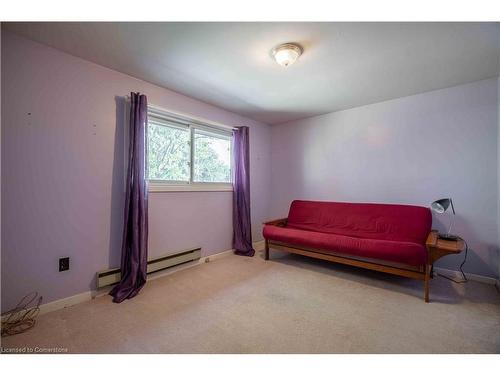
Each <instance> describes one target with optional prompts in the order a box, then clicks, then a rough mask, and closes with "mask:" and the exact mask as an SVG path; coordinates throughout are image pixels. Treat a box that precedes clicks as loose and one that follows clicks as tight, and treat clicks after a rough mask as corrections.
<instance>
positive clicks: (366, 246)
mask: <svg viewBox="0 0 500 375" xmlns="http://www.w3.org/2000/svg"><path fill="white" fill-rule="evenodd" d="M263 234H264V238H266V239H268V240H275V241H280V242H284V243H287V244H295V245H299V246H304V247H308V248H312V249H319V250H323V251H327V252H335V253H340V254H350V255H354V256H357V257H363V258H371V259H380V260H385V261H390V262H396V263H404V264H408V265H412V266H420V265H424V264H425V263H426V261H427V250H426V248H425V246H423V245H422V244H418V243H414V242H403V241H388V240H378V239H369V238H359V237H349V236H344V235H338V234H331V233H321V232H313V231H305V230H300V229H294V228H288V227H278V226H274V225H266V226H265V227H264V232H263Z"/></svg>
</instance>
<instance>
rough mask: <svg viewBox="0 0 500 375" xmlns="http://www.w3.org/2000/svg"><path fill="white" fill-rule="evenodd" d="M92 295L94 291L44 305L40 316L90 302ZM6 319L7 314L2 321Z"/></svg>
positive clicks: (41, 306) (41, 307)
mask: <svg viewBox="0 0 500 375" xmlns="http://www.w3.org/2000/svg"><path fill="white" fill-rule="evenodd" d="M92 293H93V291H91V290H89V291H87V292H83V293H79V294H75V295H74V296H70V297H66V298H61V299H58V300H55V301H51V302H47V303H44V304H42V305H40V312H39V315H43V314H47V313H49V312H52V311H56V310H61V309H64V308H66V307H70V306H74V305H77V304H79V303H82V302H86V301H90V300H91V299H92V298H93V296H92ZM6 318H7V314H4V315H2V317H1V320H2V321H4V319H6Z"/></svg>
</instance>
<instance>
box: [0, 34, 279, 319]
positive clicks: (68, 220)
mask: <svg viewBox="0 0 500 375" xmlns="http://www.w3.org/2000/svg"><path fill="white" fill-rule="evenodd" d="M130 91H140V92H143V93H145V94H147V95H148V99H149V102H150V103H152V104H155V105H158V106H163V107H166V108H169V109H172V110H174V111H179V112H184V113H188V114H192V115H194V116H198V117H203V118H206V119H209V120H213V121H218V122H221V123H225V124H228V125H247V126H249V127H250V134H251V140H250V142H251V150H250V154H251V175H252V182H251V193H252V223H253V231H254V241H255V240H259V239H261V235H260V223H261V222H262V221H263V220H265V219H266V218H267V208H268V205H269V191H270V128H269V126H268V125H265V124H261V123H258V122H255V121H253V120H249V119H246V118H243V117H241V116H238V115H236V114H233V113H230V112H227V111H224V110H222V109H219V108H216V107H214V106H211V105H208V104H205V103H202V102H199V101H197V100H194V99H191V98H188V97H185V96H183V95H180V94H177V93H175V92H172V91H169V90H166V89H163V88H160V87H157V86H154V85H152V84H149V83H146V82H144V81H140V80H138V79H135V78H132V77H130V76H127V75H124V74H121V73H118V72H116V71H113V70H110V69H107V68H104V67H101V66H99V65H96V64H93V63H90V62H87V61H85V60H82V59H79V58H76V57H73V56H70V55H68V54H65V53H62V52H60V51H57V50H55V49H52V48H50V47H47V46H44V45H41V44H37V43H35V42H32V41H29V40H27V39H23V38H20V37H18V36H16V35H14V34H12V33H10V32H6V31H5V30H4V31H3V33H2V126H3V128H2V132H3V134H2V150H1V151H2V159H1V160H2V182H3V183H2V207H1V208H2V216H3V218H4V220H3V221H2V232H3V236H2V259H1V261H2V311H5V310H6V309H8V308H10V307H12V306H13V305H14V304H15V303H16V302H17V301H18V299H19V298H21V297H22V296H23V295H24V294H26V293H28V292H30V291H32V290H37V291H39V292H40V293H41V294H42V295H43V296H44V302H48V301H51V300H55V299H59V298H64V297H68V296H71V295H75V294H78V293H81V292H84V291H87V290H89V289H91V288H93V287H94V285H95V272H96V271H98V270H101V269H106V268H108V267H116V266H118V265H119V259H120V242H121V230H122V229H121V225H122V213H123V201H124V196H123V181H124V175H123V174H124V170H123V169H124V168H123V166H124V160H123V156H124V133H123V130H124V127H123V126H124V124H123V120H122V119H123V100H122V97H123V96H124V95H127V94H128V93H129V92H130ZM231 202H232V201H231V193H230V192H185V193H151V195H150V254H151V256H155V255H160V254H164V253H169V252H173V251H178V250H182V249H185V248H189V247H194V246H201V247H202V249H203V250H202V255H204V256H205V255H209V254H214V253H217V252H221V251H224V250H227V249H230V248H231V240H232V222H231V207H232V203H231ZM61 256H70V257H71V269H70V270H69V271H68V272H63V273H59V272H58V270H57V262H58V258H59V257H61Z"/></svg>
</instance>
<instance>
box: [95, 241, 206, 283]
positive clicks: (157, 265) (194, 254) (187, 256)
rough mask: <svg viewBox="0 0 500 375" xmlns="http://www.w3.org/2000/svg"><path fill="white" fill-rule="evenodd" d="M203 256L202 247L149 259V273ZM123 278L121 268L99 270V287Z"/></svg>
mask: <svg viewBox="0 0 500 375" xmlns="http://www.w3.org/2000/svg"><path fill="white" fill-rule="evenodd" d="M200 258H201V247H197V248H195V249H190V250H184V251H181V252H179V253H175V254H169V255H165V256H162V257H159V258H155V259H151V260H148V266H147V274H148V275H149V274H151V273H153V272H158V271H162V270H165V269H167V268H170V267H174V266H178V265H180V264H184V263H188V262H192V261H194V260H198V259H200ZM120 279H121V272H120V269H119V268H111V269H109V270H104V271H99V272H97V288H102V287H104V286H108V285H113V284H118V282H119V281H120Z"/></svg>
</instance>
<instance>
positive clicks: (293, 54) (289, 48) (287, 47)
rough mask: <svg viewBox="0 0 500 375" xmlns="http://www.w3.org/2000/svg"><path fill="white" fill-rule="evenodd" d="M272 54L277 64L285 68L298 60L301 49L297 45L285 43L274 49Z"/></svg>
mask: <svg viewBox="0 0 500 375" xmlns="http://www.w3.org/2000/svg"><path fill="white" fill-rule="evenodd" d="M272 54H273V57H274V59H275V60H276V62H277V63H278V64H280V65H281V66H284V67H287V66H289V65H292V64H293V63H294V62H295V61H296V60H297V59H298V58H299V56H300V55H301V54H302V48H301V47H300V46H299V45H297V44H293V43H285V44H281V45H279V46H277V47H275V48H274V49H273V50H272Z"/></svg>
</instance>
